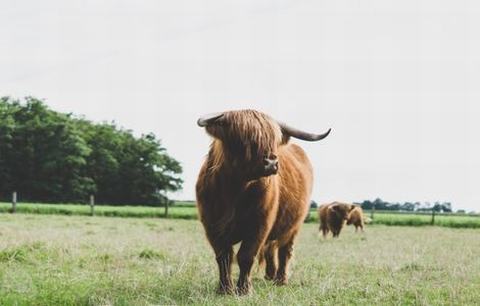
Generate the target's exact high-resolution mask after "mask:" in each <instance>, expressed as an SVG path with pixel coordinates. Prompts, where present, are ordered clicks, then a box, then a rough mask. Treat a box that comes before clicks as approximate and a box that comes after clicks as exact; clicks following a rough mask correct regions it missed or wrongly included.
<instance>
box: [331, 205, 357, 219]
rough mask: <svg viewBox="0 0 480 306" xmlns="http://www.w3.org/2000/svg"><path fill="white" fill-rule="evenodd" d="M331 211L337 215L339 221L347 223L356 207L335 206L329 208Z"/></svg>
mask: <svg viewBox="0 0 480 306" xmlns="http://www.w3.org/2000/svg"><path fill="white" fill-rule="evenodd" d="M329 209H330V210H331V211H332V212H333V213H335V215H336V216H337V218H338V220H342V221H347V222H348V217H349V215H350V212H351V211H352V210H354V209H355V205H350V204H341V203H339V204H333V205H332V206H330V207H329Z"/></svg>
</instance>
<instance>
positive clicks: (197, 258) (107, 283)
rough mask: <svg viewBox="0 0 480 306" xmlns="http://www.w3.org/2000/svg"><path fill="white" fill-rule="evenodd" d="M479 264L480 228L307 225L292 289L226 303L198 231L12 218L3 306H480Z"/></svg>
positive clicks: (145, 223)
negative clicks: (321, 230) (333, 231)
mask: <svg viewBox="0 0 480 306" xmlns="http://www.w3.org/2000/svg"><path fill="white" fill-rule="evenodd" d="M478 254H480V239H479V231H478V230H473V229H451V228H443V227H396V226H388V227H387V226H382V225H372V226H368V227H367V229H366V232H365V234H354V233H353V229H352V228H351V227H348V228H346V229H344V231H343V232H342V234H341V236H340V238H339V239H337V240H333V239H331V238H329V239H327V240H323V239H320V238H319V237H318V232H317V226H316V225H315V224H305V225H304V226H303V228H302V231H301V234H300V236H299V239H298V241H297V244H296V248H295V256H294V259H293V262H292V266H291V278H290V284H289V285H288V286H286V287H276V286H275V285H273V284H272V283H271V282H268V281H265V280H264V279H263V273H262V272H261V271H258V269H257V268H255V269H254V270H255V271H254V273H253V278H254V279H253V287H254V292H253V293H252V294H251V295H249V296H246V297H236V296H219V295H217V294H216V293H215V289H216V286H217V268H216V264H215V259H214V256H213V253H212V251H211V249H210V247H209V245H208V243H207V241H206V239H205V235H204V232H203V229H202V227H201V225H200V223H199V222H198V221H194V220H168V219H150V218H143V219H139V218H100V217H85V216H59V215H56V216H52V215H26V214H18V215H8V214H2V215H0V305H152V304H155V305H186V304H194V305H474V304H478V301H479V300H480V260H478ZM234 274H235V275H238V269H237V266H236V265H235V266H234Z"/></svg>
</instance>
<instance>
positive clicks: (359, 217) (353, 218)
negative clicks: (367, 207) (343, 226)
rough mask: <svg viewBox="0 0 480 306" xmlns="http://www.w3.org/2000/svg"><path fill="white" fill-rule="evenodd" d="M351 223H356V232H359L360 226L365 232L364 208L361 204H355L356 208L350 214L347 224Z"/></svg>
mask: <svg viewBox="0 0 480 306" xmlns="http://www.w3.org/2000/svg"><path fill="white" fill-rule="evenodd" d="M350 224H353V225H355V232H358V229H359V228H360V230H361V231H362V232H363V225H364V221H363V210H362V208H361V207H360V206H356V205H355V208H354V209H352V210H351V211H350V213H349V214H348V220H347V225H350Z"/></svg>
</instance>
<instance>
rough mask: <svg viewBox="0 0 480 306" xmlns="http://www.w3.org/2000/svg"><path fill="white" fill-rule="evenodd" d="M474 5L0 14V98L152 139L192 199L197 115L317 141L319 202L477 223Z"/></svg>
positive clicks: (193, 3) (172, 4)
mask: <svg viewBox="0 0 480 306" xmlns="http://www.w3.org/2000/svg"><path fill="white" fill-rule="evenodd" d="M479 85H480V2H479V1H475V0H471V1H461V0H455V1H454V0H451V1H446V0H406V1H398V0H377V1H374V0H372V1H368V0H362V1H360V0H357V1H353V0H350V1H341V0H338V1H337V0H336V1H327V0H318V1H313V0H310V1H300V0H250V1H246V0H233V1H226V0H210V1H206V0H203V1H201V0H180V1H178V0H176V1H157V0H141V1H139V0H137V1H133V0H130V1H121V0H110V1H99V0H95V1H84V0H82V1H62V0H44V1H33V0H32V1H20V0H15V1H10V0H2V1H1V2H0V95H11V96H14V97H23V96H26V95H33V96H35V97H38V98H44V99H46V102H47V104H48V105H49V106H51V107H52V108H53V109H55V110H59V111H65V112H73V113H75V114H84V115H85V116H86V117H87V118H89V119H92V120H96V121H101V120H107V121H111V120H115V121H116V122H118V123H119V124H120V125H121V126H124V127H126V128H130V129H132V130H134V131H135V132H136V133H137V134H140V133H148V132H154V133H155V134H156V135H157V136H158V137H159V138H161V139H162V142H163V144H164V145H165V146H166V147H167V149H168V151H169V153H170V154H172V155H173V156H174V157H176V158H177V159H178V160H180V161H181V162H182V164H183V167H184V179H185V185H184V190H183V192H181V193H178V194H176V195H174V197H176V198H179V199H193V198H194V184H195V179H196V175H197V172H198V170H199V167H200V165H201V162H202V160H203V157H204V155H205V154H206V152H207V148H208V144H209V142H210V140H209V138H208V137H207V135H206V134H205V133H204V131H202V129H200V128H198V127H197V126H196V124H195V122H196V119H197V117H198V116H199V115H202V114H204V113H208V112H212V111H222V110H230V109H239V108H255V109H259V110H263V111H265V112H268V113H269V114H271V115H273V116H274V117H276V118H278V119H281V120H283V121H286V122H288V123H289V124H291V125H293V126H296V127H298V128H302V129H305V130H308V131H312V132H323V131H325V130H326V129H327V128H329V127H332V128H333V132H332V134H331V136H329V138H327V139H326V140H324V141H323V142H321V143H303V144H302V145H303V147H304V148H305V149H306V151H307V152H308V153H309V155H310V158H311V159H312V162H313V164H314V167H315V172H316V184H315V188H314V194H313V198H314V199H315V200H316V201H318V202H324V201H331V200H344V201H361V200H364V199H374V198H376V197H381V198H382V199H385V200H389V201H402V202H403V201H422V202H423V201H436V200H440V201H452V202H453V205H454V208H455V209H459V208H465V209H468V210H477V211H479V210H480V188H479V187H480V186H479V185H480V184H479V173H480V142H479V137H478V135H477V133H478V132H479V131H480V120H479V119H480V118H479V116H480V104H479V98H480V86H479Z"/></svg>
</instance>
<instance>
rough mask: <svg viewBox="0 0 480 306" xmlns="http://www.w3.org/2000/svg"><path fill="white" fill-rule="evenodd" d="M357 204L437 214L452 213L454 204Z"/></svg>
mask: <svg viewBox="0 0 480 306" xmlns="http://www.w3.org/2000/svg"><path fill="white" fill-rule="evenodd" d="M355 204H357V205H360V206H361V207H362V209H365V210H372V209H377V210H389V211H419V212H422V211H424V212H427V211H430V212H431V211H432V210H433V211H435V212H446V213H448V212H452V203H450V202H438V201H437V202H435V203H430V202H425V203H420V202H404V203H399V202H395V203H392V202H387V201H384V200H382V199H380V198H377V199H375V200H374V201H370V200H365V201H363V202H361V203H355ZM310 207H311V208H317V207H318V203H317V202H315V201H311V203H310ZM459 212H465V211H459Z"/></svg>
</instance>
